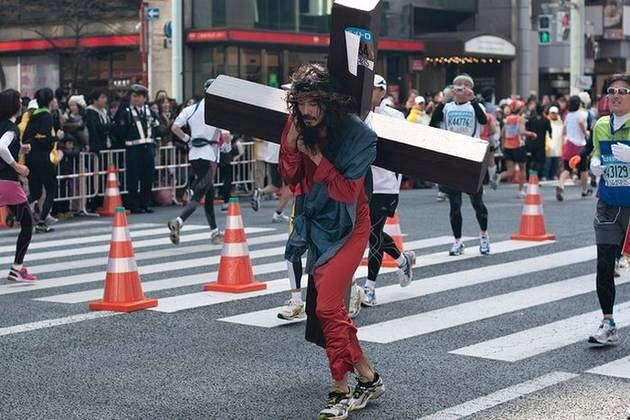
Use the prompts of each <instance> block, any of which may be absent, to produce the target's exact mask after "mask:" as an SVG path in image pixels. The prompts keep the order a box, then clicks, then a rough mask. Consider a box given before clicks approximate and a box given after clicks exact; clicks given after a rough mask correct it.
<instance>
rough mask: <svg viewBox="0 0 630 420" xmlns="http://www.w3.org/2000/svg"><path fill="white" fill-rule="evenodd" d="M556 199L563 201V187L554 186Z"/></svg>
mask: <svg viewBox="0 0 630 420" xmlns="http://www.w3.org/2000/svg"><path fill="white" fill-rule="evenodd" d="M556 200H558V201H564V188H562V187H556Z"/></svg>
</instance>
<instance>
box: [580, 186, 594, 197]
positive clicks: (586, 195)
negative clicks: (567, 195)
mask: <svg viewBox="0 0 630 420" xmlns="http://www.w3.org/2000/svg"><path fill="white" fill-rule="evenodd" d="M592 195H593V190H592V189H590V188H589V189H588V190H586V191H582V198H586V197H590V196H592Z"/></svg>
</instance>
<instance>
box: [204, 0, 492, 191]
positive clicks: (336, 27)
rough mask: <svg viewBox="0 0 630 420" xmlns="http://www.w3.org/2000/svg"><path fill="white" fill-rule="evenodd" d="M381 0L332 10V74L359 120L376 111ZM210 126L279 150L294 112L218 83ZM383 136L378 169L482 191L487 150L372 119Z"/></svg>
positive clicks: (481, 144)
mask: <svg viewBox="0 0 630 420" xmlns="http://www.w3.org/2000/svg"><path fill="white" fill-rule="evenodd" d="M380 15H381V7H380V1H379V0H336V1H335V3H334V4H333V9H332V22H331V32H330V49H329V53H328V71H329V73H330V76H331V78H332V79H334V80H336V81H337V82H338V84H339V89H340V90H341V93H346V94H350V95H352V96H354V97H355V98H356V101H355V102H356V109H355V110H354V111H355V112H356V113H357V114H359V115H360V116H361V117H362V118H365V117H366V116H367V114H368V113H369V112H370V111H371V110H370V108H371V97H372V89H373V83H374V65H375V63H376V54H377V50H376V45H377V41H378V39H377V38H378V37H377V35H378V29H379V23H380ZM205 99H206V100H205V117H206V123H207V124H210V125H213V126H216V127H221V128H224V129H227V130H230V131H232V132H235V133H239V134H243V135H248V136H252V137H257V138H260V139H262V140H267V141H270V142H274V143H279V142H280V137H281V135H282V130H283V128H284V125H285V123H286V120H287V117H288V114H289V111H288V109H287V103H286V92H285V91H283V90H280V89H276V88H272V87H269V86H265V85H262V84H258V83H253V82H249V81H246V80H241V79H238V78H234V77H230V76H225V75H220V76H218V77H217V78H216V80H215V81H214V82H213V83H212V85H211V86H210V87H209V88H208V90H207V91H206V95H205ZM372 129H373V130H374V131H375V132H376V133H377V134H378V144H377V157H376V162H374V164H375V165H377V166H380V167H383V168H385V169H389V170H391V171H394V172H398V173H402V174H405V175H409V176H414V177H418V178H420V179H422V180H426V181H432V182H436V183H439V184H443V185H447V186H449V187H452V188H456V189H459V190H462V191H465V192H469V193H474V192H476V191H478V190H479V187H480V186H481V183H482V181H483V178H484V176H485V173H486V161H487V160H486V155H487V153H489V151H488V143H487V142H485V141H482V140H479V139H474V138H472V137H468V136H464V135H461V134H456V133H451V132H449V131H445V130H440V129H436V128H432V127H428V126H423V125H420V124H415V123H410V122H407V121H403V120H399V119H394V118H391V117H388V116H385V115H381V114H373V115H372Z"/></svg>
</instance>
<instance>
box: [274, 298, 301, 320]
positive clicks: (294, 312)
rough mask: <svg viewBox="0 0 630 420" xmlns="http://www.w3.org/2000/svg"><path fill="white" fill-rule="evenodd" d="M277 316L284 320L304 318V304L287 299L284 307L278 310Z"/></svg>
mask: <svg viewBox="0 0 630 420" xmlns="http://www.w3.org/2000/svg"><path fill="white" fill-rule="evenodd" d="M278 318H280V319H284V320H285V321H293V320H295V319H305V318H306V305H304V302H293V301H292V300H289V301H288V302H287V304H286V306H285V307H284V308H282V310H281V311H280V312H278Z"/></svg>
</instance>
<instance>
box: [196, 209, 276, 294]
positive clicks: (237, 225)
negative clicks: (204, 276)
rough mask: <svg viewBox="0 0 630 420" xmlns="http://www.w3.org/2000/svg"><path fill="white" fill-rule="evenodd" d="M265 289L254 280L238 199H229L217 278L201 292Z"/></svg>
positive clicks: (264, 285) (237, 291) (235, 291)
mask: <svg viewBox="0 0 630 420" xmlns="http://www.w3.org/2000/svg"><path fill="white" fill-rule="evenodd" d="M266 288H267V284H265V283H259V282H257V281H255V280H254V273H253V272H252V263H251V261H250V260H249V250H248V248H247V238H246V237H245V230H244V229H243V219H242V218H241V207H240V205H239V203H238V198H230V204H229V207H228V214H227V221H226V226H225V241H224V243H223V250H222V251H221V262H220V263H219V276H218V278H217V281H216V282H215V283H208V284H206V285H205V286H204V287H203V290H206V291H214V292H232V293H242V292H252V291H254V290H262V289H266Z"/></svg>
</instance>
